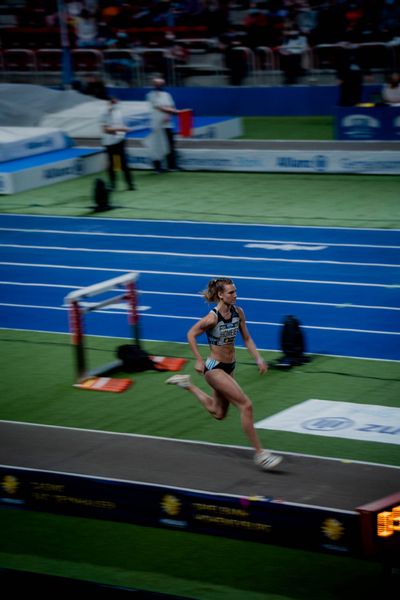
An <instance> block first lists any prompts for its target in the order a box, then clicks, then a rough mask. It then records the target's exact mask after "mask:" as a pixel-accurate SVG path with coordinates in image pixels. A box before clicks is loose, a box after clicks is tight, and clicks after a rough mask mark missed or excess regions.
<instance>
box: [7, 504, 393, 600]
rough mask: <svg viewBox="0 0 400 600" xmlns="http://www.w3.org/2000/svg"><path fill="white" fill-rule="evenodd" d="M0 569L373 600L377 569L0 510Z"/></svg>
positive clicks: (222, 594)
mask: <svg viewBox="0 0 400 600" xmlns="http://www.w3.org/2000/svg"><path fill="white" fill-rule="evenodd" d="M0 528H1V533H2V546H1V550H0V564H1V565H2V567H3V568H4V567H7V568H13V569H21V570H25V571H31V572H32V571H33V572H41V573H46V574H48V575H58V576H64V577H70V578H76V579H84V580H87V581H97V582H102V583H107V584H112V585H116V586H124V587H128V588H140V589H144V590H152V591H158V592H163V593H170V594H179V595H182V596H185V597H188V598H194V599H199V600H219V599H220V600H231V599H232V600H354V599H355V598H362V599H363V600H375V599H376V598H380V597H382V598H383V597H386V598H389V596H388V595H385V594H387V593H389V592H390V587H391V584H392V585H393V592H394V586H395V585H396V579H395V578H393V579H392V580H391V582H390V581H389V580H387V579H385V578H384V577H383V573H382V567H381V565H379V564H378V563H369V562H367V561H362V560H358V559H353V558H348V557H344V556H332V555H324V554H317V553H310V552H301V551H297V550H292V549H284V548H279V547H276V546H269V545H264V544H259V543H254V542H242V541H238V540H230V539H225V538H219V537H209V536H206V535H194V534H191V533H186V532H177V531H166V530H160V529H153V528H144V527H137V526H134V525H128V524H121V523H110V522H105V521H96V520H90V519H82V518H77V517H60V516H55V515H47V514H41V513H35V512H18V511H15V510H2V511H0Z"/></svg>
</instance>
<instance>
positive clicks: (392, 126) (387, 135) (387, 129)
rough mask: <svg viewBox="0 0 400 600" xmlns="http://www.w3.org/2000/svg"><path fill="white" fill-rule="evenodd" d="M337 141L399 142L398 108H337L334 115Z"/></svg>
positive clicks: (399, 108) (399, 118) (399, 116)
mask: <svg viewBox="0 0 400 600" xmlns="http://www.w3.org/2000/svg"><path fill="white" fill-rule="evenodd" d="M335 134H336V139H337V140H354V141H356V140H396V141H400V107H395V106H371V107H363V106H349V107H347V106H346V107H345V106H343V107H340V106H339V107H337V108H336V114H335Z"/></svg>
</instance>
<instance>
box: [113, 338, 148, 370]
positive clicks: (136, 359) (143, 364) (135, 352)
mask: <svg viewBox="0 0 400 600" xmlns="http://www.w3.org/2000/svg"><path fill="white" fill-rule="evenodd" d="M117 356H118V358H119V359H120V360H122V368H123V370H124V371H126V372H127V373H135V372H138V371H148V370H149V369H154V363H153V361H152V360H151V358H150V357H149V355H148V354H147V352H145V351H144V350H142V348H140V347H139V346H137V345H136V344H124V345H122V346H118V348H117Z"/></svg>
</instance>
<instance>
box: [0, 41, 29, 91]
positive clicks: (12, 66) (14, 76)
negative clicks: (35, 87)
mask: <svg viewBox="0 0 400 600" xmlns="http://www.w3.org/2000/svg"><path fill="white" fill-rule="evenodd" d="M3 68H4V75H5V76H6V77H7V81H13V82H15V83H17V82H20V81H24V82H25V81H26V80H29V81H30V82H31V83H34V82H35V80H36V75H37V63H36V56H35V53H34V52H33V50H28V49H26V48H8V49H6V50H3Z"/></svg>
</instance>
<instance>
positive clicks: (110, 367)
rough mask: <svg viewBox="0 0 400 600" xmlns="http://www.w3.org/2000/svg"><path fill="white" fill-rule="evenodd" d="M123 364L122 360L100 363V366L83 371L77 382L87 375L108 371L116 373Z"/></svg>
mask: <svg viewBox="0 0 400 600" xmlns="http://www.w3.org/2000/svg"><path fill="white" fill-rule="evenodd" d="M122 366H123V362H122V360H114V361H113V362H110V363H108V364H106V365H102V366H100V367H95V368H94V369H91V370H90V371H85V372H84V373H83V374H81V375H80V376H79V379H78V381H77V383H81V382H82V381H84V380H85V379H88V378H89V377H98V376H100V375H108V374H110V373H116V372H117V371H121V370H122Z"/></svg>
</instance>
